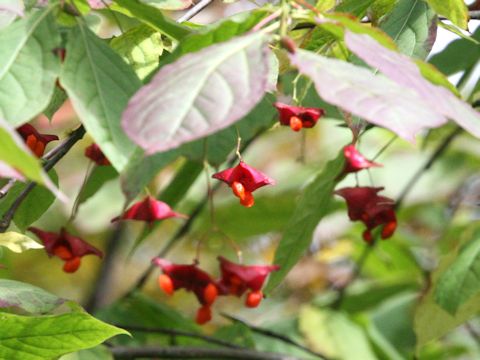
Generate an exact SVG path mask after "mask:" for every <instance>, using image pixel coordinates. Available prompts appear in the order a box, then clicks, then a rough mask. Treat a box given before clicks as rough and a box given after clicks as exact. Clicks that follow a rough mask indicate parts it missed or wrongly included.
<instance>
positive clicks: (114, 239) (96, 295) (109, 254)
mask: <svg viewBox="0 0 480 360" xmlns="http://www.w3.org/2000/svg"><path fill="white" fill-rule="evenodd" d="M124 228H125V225H124V224H123V223H122V222H118V223H117V224H116V225H115V228H114V229H113V232H112V233H111V234H110V236H109V238H108V240H107V244H106V248H105V257H104V259H103V261H102V265H101V268H100V273H99V275H98V277H97V280H96V282H95V283H94V285H93V289H92V291H91V295H90V298H89V299H88V300H87V303H86V305H85V310H87V311H88V312H90V313H94V312H95V310H96V309H97V308H98V307H99V306H101V305H102V304H103V303H104V302H105V299H106V298H107V296H108V293H109V292H110V285H111V283H112V281H111V280H112V277H113V272H112V271H111V269H112V268H113V266H114V263H115V258H116V255H117V249H118V246H119V244H120V243H121V239H122V235H123V231H124Z"/></svg>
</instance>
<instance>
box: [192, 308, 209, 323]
mask: <svg viewBox="0 0 480 360" xmlns="http://www.w3.org/2000/svg"><path fill="white" fill-rule="evenodd" d="M210 320H212V310H211V309H210V306H208V305H205V306H202V307H201V308H200V309H198V311H197V317H196V319H195V322H196V323H197V324H198V325H203V324H205V323H207V322H209V321H210Z"/></svg>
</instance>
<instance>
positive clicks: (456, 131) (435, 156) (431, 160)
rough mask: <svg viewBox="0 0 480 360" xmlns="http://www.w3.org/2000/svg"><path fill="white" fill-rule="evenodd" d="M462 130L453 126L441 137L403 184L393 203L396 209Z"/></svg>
mask: <svg viewBox="0 0 480 360" xmlns="http://www.w3.org/2000/svg"><path fill="white" fill-rule="evenodd" d="M462 132H463V130H462V128H460V127H458V126H457V127H455V129H453V131H452V132H450V134H449V135H448V136H447V137H446V138H445V139H443V141H442V142H441V143H440V144H439V145H438V146H437V148H436V149H435V151H434V152H433V153H432V155H431V156H430V158H429V159H428V160H427V161H426V162H425V164H423V166H422V167H420V169H418V170H417V171H416V172H415V174H413V176H412V177H411V178H410V180H409V181H408V183H407V185H405V187H404V188H403V190H402V192H401V193H400V195H399V196H398V198H397V202H396V204H395V209H396V210H398V209H399V208H400V206H401V205H402V204H403V201H404V200H405V198H406V197H407V195H408V194H409V193H410V191H412V189H413V187H414V186H415V185H416V184H417V182H418V181H419V180H420V178H421V177H422V175H423V174H424V173H425V172H426V171H427V170H429V169H430V168H431V167H432V166H433V164H434V163H435V162H436V161H437V160H438V159H439V158H440V157H441V156H442V155H443V154H444V153H445V151H446V150H447V149H448V147H449V145H450V144H451V143H452V141H453V140H454V139H455V138H456V137H457V136H458V135H460V134H461V133H462Z"/></svg>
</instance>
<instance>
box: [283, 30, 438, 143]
mask: <svg viewBox="0 0 480 360" xmlns="http://www.w3.org/2000/svg"><path fill="white" fill-rule="evenodd" d="M365 36H366V35H365ZM290 59H291V61H292V63H293V64H294V65H295V66H297V68H298V69H299V71H300V72H301V73H302V74H304V75H306V76H308V77H310V78H311V79H312V80H313V82H314V84H315V88H316V90H317V92H318V94H319V95H320V96H321V97H322V98H323V99H324V100H325V101H327V102H329V103H332V104H334V105H337V106H339V107H341V108H343V109H344V110H346V111H348V112H351V113H353V114H354V115H357V116H360V117H362V118H364V119H365V120H367V121H369V122H371V123H374V124H376V125H379V126H383V127H385V128H387V129H390V130H391V131H393V132H394V133H396V134H398V135H399V136H400V137H402V138H404V139H407V140H409V141H414V139H415V138H414V137H415V134H416V133H418V132H419V131H420V130H422V129H424V128H431V127H438V126H440V125H442V124H443V123H445V122H446V119H445V118H444V117H443V116H442V115H440V114H438V113H436V112H434V111H433V110H431V109H430V108H429V107H428V106H427V104H426V103H425V102H424V101H422V100H421V99H419V98H418V95H417V94H416V92H415V91H414V90H413V89H409V88H406V87H403V86H401V85H399V84H397V83H395V82H394V81H393V80H390V79H388V78H386V77H385V76H383V75H380V74H374V73H373V72H372V71H370V70H369V69H366V68H364V67H360V66H356V65H353V64H350V63H347V62H345V61H341V60H337V59H331V58H327V57H324V56H321V55H317V54H314V53H312V52H309V51H304V50H297V51H296V52H295V54H292V55H290Z"/></svg>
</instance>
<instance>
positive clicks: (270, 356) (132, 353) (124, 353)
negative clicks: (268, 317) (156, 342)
mask: <svg viewBox="0 0 480 360" xmlns="http://www.w3.org/2000/svg"><path fill="white" fill-rule="evenodd" d="M109 350H110V351H111V352H112V354H113V356H114V357H115V359H136V358H155V359H222V360H231V359H234V360H235V359H243V360H249V359H252V360H253V359H254V360H260V359H263V360H300V358H298V357H296V356H293V355H285V354H278V353H272V352H260V351H255V350H251V349H210V348H201V347H187V346H169V347H159V346H146V347H124V346H115V347H112V348H110V349H109Z"/></svg>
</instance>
